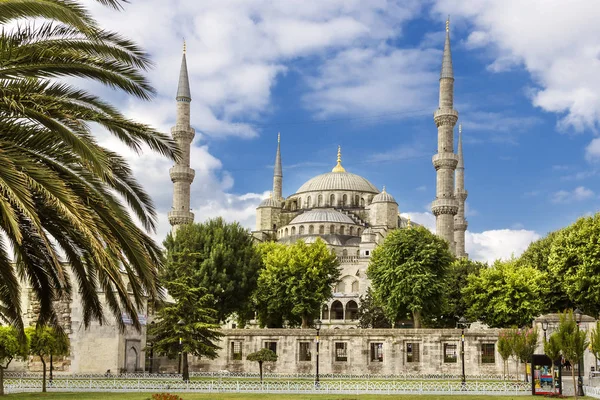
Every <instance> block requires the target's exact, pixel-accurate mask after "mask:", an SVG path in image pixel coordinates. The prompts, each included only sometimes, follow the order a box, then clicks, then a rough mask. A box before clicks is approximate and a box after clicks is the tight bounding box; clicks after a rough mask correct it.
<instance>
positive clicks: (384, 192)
mask: <svg viewBox="0 0 600 400" xmlns="http://www.w3.org/2000/svg"><path fill="white" fill-rule="evenodd" d="M381 193H385V185H383V191H382V192H381Z"/></svg>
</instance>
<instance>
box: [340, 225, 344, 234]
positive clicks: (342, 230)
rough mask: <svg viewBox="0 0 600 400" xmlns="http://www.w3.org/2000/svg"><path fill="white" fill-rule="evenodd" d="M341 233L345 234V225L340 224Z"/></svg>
mask: <svg viewBox="0 0 600 400" xmlns="http://www.w3.org/2000/svg"><path fill="white" fill-rule="evenodd" d="M340 235H344V226H343V225H342V226H340Z"/></svg>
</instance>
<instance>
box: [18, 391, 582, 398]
mask: <svg viewBox="0 0 600 400" xmlns="http://www.w3.org/2000/svg"><path fill="white" fill-rule="evenodd" d="M179 395H180V396H181V397H182V398H183V399H184V400H209V399H218V400H259V399H260V400H269V399H270V400H286V399H287V400H312V399H315V400H382V399H385V400H387V399H397V400H411V399H412V400H414V399H418V400H451V399H464V396H434V395H423V396H415V395H406V396H388V395H358V396H357V395H347V394H346V395H315V394H297V395H294V394H227V393H223V394H205V393H181V394H179ZM150 396H151V394H150V393H81V392H80V393H23V394H11V395H8V396H6V398H7V399H10V400H16V399H54V400H63V399H72V400H79V399H81V400H101V399H125V400H148V399H150ZM534 398H535V399H540V398H542V399H543V397H540V396H471V395H469V396H468V399H469V400H489V399H495V400H522V399H534ZM585 398H586V399H589V397H585Z"/></svg>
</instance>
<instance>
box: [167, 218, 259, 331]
mask: <svg viewBox="0 0 600 400" xmlns="http://www.w3.org/2000/svg"><path fill="white" fill-rule="evenodd" d="M164 245H165V248H166V249H167V266H166V270H165V276H164V279H165V280H166V281H171V280H177V279H179V278H180V277H183V276H186V277H190V278H191V279H192V282H193V284H194V285H195V286H197V287H203V288H206V289H207V290H208V293H210V294H211V295H212V296H213V297H214V299H215V303H214V304H213V305H212V306H211V308H214V309H215V310H216V311H217V320H218V321H225V320H226V319H227V317H229V316H230V315H231V314H232V313H234V312H236V313H237V315H238V317H239V318H240V319H241V321H240V322H241V323H242V324H243V322H244V317H245V316H246V315H247V311H248V309H249V306H250V304H251V303H250V296H251V294H252V291H253V290H254V289H255V288H256V280H257V279H258V274H259V270H260V269H261V267H262V263H261V259H260V256H259V254H258V252H257V251H256V248H255V246H254V245H253V242H252V237H251V236H250V233H249V232H248V230H247V229H244V228H243V227H242V226H241V225H240V224H238V223H237V222H234V223H227V222H225V221H224V220H223V219H222V218H215V219H211V220H208V221H206V222H204V223H201V224H188V225H184V226H181V227H180V228H179V229H178V230H177V235H172V234H169V235H168V236H167V239H166V240H165V242H164Z"/></svg>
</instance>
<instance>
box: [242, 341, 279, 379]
mask: <svg viewBox="0 0 600 400" xmlns="http://www.w3.org/2000/svg"><path fill="white" fill-rule="evenodd" d="M246 360H248V361H256V362H258V369H259V371H260V382H261V383H262V381H263V363H264V362H273V361H277V354H275V352H274V351H273V350H271V349H266V348H265V349H260V350H259V351H255V352H254V353H250V354H248V356H247V357H246Z"/></svg>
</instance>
